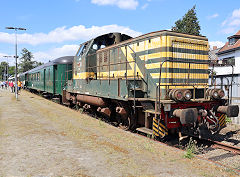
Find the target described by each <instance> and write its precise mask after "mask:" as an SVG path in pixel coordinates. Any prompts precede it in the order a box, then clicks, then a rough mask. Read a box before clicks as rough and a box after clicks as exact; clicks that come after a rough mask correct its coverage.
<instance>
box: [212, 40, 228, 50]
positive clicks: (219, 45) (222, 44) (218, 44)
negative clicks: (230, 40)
mask: <svg viewBox="0 0 240 177" xmlns="http://www.w3.org/2000/svg"><path fill="white" fill-rule="evenodd" d="M209 45H210V48H211V49H212V48H213V46H217V48H220V47H223V46H224V45H225V43H224V42H222V41H210V42H209Z"/></svg>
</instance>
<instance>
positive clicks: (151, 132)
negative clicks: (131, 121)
mask: <svg viewBox="0 0 240 177" xmlns="http://www.w3.org/2000/svg"><path fill="white" fill-rule="evenodd" d="M136 130H137V131H138V132H142V133H145V134H147V135H152V134H153V130H151V129H149V128H146V127H139V128H137V129H136Z"/></svg>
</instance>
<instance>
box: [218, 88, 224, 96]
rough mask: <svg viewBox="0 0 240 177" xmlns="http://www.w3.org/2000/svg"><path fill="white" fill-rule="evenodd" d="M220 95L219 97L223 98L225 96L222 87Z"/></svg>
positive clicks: (219, 91)
mask: <svg viewBox="0 0 240 177" xmlns="http://www.w3.org/2000/svg"><path fill="white" fill-rule="evenodd" d="M218 96H219V98H223V97H224V96H225V93H224V91H223V90H222V89H219V90H218Z"/></svg>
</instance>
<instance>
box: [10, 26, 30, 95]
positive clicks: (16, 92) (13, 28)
mask: <svg viewBox="0 0 240 177" xmlns="http://www.w3.org/2000/svg"><path fill="white" fill-rule="evenodd" d="M6 29H11V30H15V59H16V65H15V96H16V99H18V80H17V58H18V55H17V31H18V30H24V31H25V30H26V29H25V28H17V27H6Z"/></svg>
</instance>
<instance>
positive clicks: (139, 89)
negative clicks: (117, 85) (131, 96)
mask: <svg viewBox="0 0 240 177" xmlns="http://www.w3.org/2000/svg"><path fill="white" fill-rule="evenodd" d="M130 90H131V91H134V90H136V91H142V92H146V91H144V90H143V89H142V88H135V89H133V88H132V89H130Z"/></svg>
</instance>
